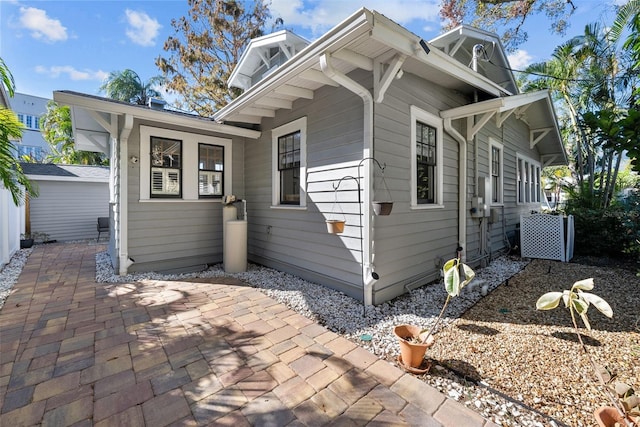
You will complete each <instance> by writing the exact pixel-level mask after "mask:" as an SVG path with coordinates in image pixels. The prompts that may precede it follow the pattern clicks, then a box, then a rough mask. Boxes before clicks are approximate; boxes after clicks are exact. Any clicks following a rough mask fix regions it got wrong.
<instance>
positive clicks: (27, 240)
mask: <svg viewBox="0 0 640 427" xmlns="http://www.w3.org/2000/svg"><path fill="white" fill-rule="evenodd" d="M31 246H33V237H32V236H31V233H22V234H21V235H20V249H28V248H30V247H31Z"/></svg>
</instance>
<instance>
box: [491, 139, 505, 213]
mask: <svg viewBox="0 0 640 427" xmlns="http://www.w3.org/2000/svg"><path fill="white" fill-rule="evenodd" d="M490 141H491V143H490V150H491V156H490V169H491V170H490V172H491V203H492V204H500V203H502V194H503V191H502V188H503V178H502V170H503V166H502V165H503V158H502V156H503V154H502V153H503V148H502V144H500V143H498V142H496V141H493V140H490Z"/></svg>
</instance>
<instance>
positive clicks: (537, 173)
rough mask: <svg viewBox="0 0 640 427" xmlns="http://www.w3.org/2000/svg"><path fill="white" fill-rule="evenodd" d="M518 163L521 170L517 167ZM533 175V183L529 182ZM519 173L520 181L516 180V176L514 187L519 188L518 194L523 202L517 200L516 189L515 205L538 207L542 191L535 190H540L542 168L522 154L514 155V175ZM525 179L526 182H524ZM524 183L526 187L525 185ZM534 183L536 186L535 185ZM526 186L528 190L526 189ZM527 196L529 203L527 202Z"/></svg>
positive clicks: (538, 163)
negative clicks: (526, 164)
mask: <svg viewBox="0 0 640 427" xmlns="http://www.w3.org/2000/svg"><path fill="white" fill-rule="evenodd" d="M520 162H522V166H523V167H522V168H520V167H519V165H520ZM525 163H528V166H529V167H528V168H525V167H524V165H525ZM532 171H533V172H534V173H533V177H534V179H535V181H533V182H532V181H531V177H532V175H531V172H532ZM518 173H520V180H518V176H516V185H519V186H521V188H520V190H519V192H520V194H522V199H523V201H522V202H521V201H520V200H519V199H518V194H519V192H518V189H516V204H518V205H539V204H540V203H542V196H541V194H536V193H541V192H542V191H539V192H538V191H537V188H542V187H541V186H542V181H541V180H542V166H541V164H540V162H538V161H536V160H533V159H532V158H531V157H528V156H525V155H524V154H519V153H516V174H518ZM525 178H526V181H525ZM525 182H526V183H527V185H525ZM536 183H537V184H538V185H536ZM527 186H528V188H527ZM527 196H528V198H529V201H527Z"/></svg>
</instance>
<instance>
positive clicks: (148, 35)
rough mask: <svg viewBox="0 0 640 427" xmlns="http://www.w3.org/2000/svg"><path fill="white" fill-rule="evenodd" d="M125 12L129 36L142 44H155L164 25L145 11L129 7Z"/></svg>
mask: <svg viewBox="0 0 640 427" xmlns="http://www.w3.org/2000/svg"><path fill="white" fill-rule="evenodd" d="M124 13H125V14H126V15H127V24H128V27H127V30H126V34H127V37H129V39H130V40H131V41H132V42H134V43H136V44H139V45H140V46H153V45H154V44H155V42H156V40H155V38H156V37H158V34H159V33H160V28H162V25H160V23H159V22H158V21H157V20H156V19H155V18H151V17H150V16H149V15H147V14H146V13H144V12H135V11H133V10H130V9H127V10H126V11H125V12H124Z"/></svg>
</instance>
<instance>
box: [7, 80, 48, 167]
mask: <svg viewBox="0 0 640 427" xmlns="http://www.w3.org/2000/svg"><path fill="white" fill-rule="evenodd" d="M49 101H50V100H49V99H47V98H41V97H39V96H33V95H27V94H25V93H18V92H16V93H15V94H14V97H13V98H11V109H12V110H13V111H14V112H15V113H16V114H17V115H18V119H20V121H21V122H22V123H23V124H24V130H23V131H22V139H21V140H20V141H16V142H15V145H16V148H17V149H18V153H17V154H18V156H23V155H28V156H30V157H32V158H34V159H35V160H36V161H38V162H40V161H42V160H44V158H45V157H46V156H47V154H49V152H50V150H49V145H48V144H47V142H46V141H45V140H44V138H43V137H42V133H40V118H41V117H42V116H43V115H44V114H45V113H46V112H47V103H48V102H49Z"/></svg>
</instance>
